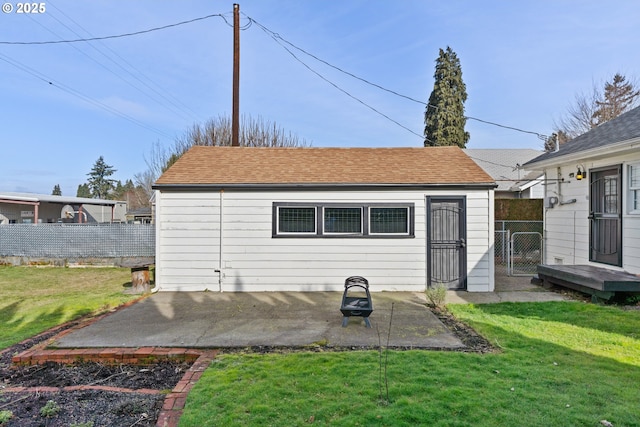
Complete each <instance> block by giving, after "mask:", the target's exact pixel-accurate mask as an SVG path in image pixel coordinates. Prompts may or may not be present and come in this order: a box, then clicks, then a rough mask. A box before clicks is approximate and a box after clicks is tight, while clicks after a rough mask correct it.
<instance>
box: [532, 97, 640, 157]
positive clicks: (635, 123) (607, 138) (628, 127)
mask: <svg viewBox="0 0 640 427" xmlns="http://www.w3.org/2000/svg"><path fill="white" fill-rule="evenodd" d="M635 138H640V107H636V108H634V109H633V110H631V111H627V112H626V113H624V114H621V115H620V116H618V117H616V118H615V119H611V120H609V121H608V122H606V123H603V124H601V125H600V126H598V127H596V128H593V129H591V130H590V131H588V132H586V133H584V134H582V135H580V136H578V137H577V138H574V139H572V140H571V141H569V142H566V143H564V144H562V145H561V146H560V149H559V150H558V151H552V152H549V153H544V154H542V155H540V156H538V157H536V158H535V159H533V160H530V161H529V162H527V163H526V164H525V166H530V165H532V164H534V163H538V162H542V161H545V160H549V159H555V158H560V157H563V156H567V155H570V154H575V153H579V152H582V151H587V150H592V149H596V148H600V147H604V146H607V145H611V144H616V143H618V142H623V141H628V140H631V139H635Z"/></svg>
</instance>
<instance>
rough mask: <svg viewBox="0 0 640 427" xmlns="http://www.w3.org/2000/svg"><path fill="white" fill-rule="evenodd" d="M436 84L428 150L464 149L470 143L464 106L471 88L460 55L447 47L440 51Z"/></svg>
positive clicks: (426, 136) (429, 115) (427, 124)
mask: <svg viewBox="0 0 640 427" xmlns="http://www.w3.org/2000/svg"><path fill="white" fill-rule="evenodd" d="M433 77H434V79H435V83H434V85H433V91H432V92H431V96H429V105H427V107H426V109H425V112H424V124H425V127H424V146H425V147H429V146H432V147H433V146H444V145H457V146H459V147H461V148H464V147H465V146H466V144H467V142H468V141H469V132H465V130H464V126H465V124H466V122H467V119H466V117H465V116H464V103H465V101H466V100H467V88H466V86H465V84H464V82H463V81H462V69H461V67H460V60H459V59H458V56H457V55H456V53H455V52H454V51H453V50H451V48H450V47H449V46H447V49H446V50H442V49H440V55H439V56H438V59H437V60H436V71H435V73H434V75H433Z"/></svg>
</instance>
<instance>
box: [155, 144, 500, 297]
mask: <svg viewBox="0 0 640 427" xmlns="http://www.w3.org/2000/svg"><path fill="white" fill-rule="evenodd" d="M494 187H495V183H494V181H493V180H492V179H491V177H490V176H488V175H487V174H486V173H485V172H484V171H483V170H482V169H481V168H480V167H479V166H478V165H476V164H475V163H474V162H473V161H472V160H471V159H469V157H468V156H466V155H465V154H464V152H462V150H460V149H459V148H457V147H433V148H256V147H254V148H249V147H194V148H192V149H191V150H189V151H188V152H187V153H186V154H185V155H183V156H182V157H181V158H180V159H179V160H178V161H177V162H176V163H175V164H174V165H173V166H172V167H171V168H170V169H169V170H167V171H166V172H165V173H164V174H163V175H162V176H161V177H160V178H159V179H158V181H157V182H156V183H155V185H154V187H153V188H154V189H155V190H156V197H155V209H156V211H155V213H156V216H155V218H156V272H155V278H156V285H157V286H158V287H159V289H160V290H164V291H203V290H210V291H336V290H342V289H344V281H345V279H346V278H347V277H349V276H354V275H357V276H364V277H365V278H367V279H368V280H369V283H370V285H371V289H372V290H373V291H382V290H398V291H400V290H401V291H423V290H424V289H425V287H426V286H429V285H435V284H437V283H443V284H445V285H446V286H448V287H449V288H456V289H467V290H469V291H493V289H494V264H493V263H494V257H493V239H494V229H493V219H494V218H493V209H494V200H493V198H494Z"/></svg>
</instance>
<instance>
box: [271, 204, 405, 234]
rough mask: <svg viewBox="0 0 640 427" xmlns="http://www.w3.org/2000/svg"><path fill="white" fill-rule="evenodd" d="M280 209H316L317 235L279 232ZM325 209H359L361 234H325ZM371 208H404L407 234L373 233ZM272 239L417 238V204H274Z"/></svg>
mask: <svg viewBox="0 0 640 427" xmlns="http://www.w3.org/2000/svg"><path fill="white" fill-rule="evenodd" d="M280 208H315V221H316V232H315V233H308V232H307V233H302V232H300V233H297V232H281V231H280V230H279V212H280V211H279V209H280ZM325 208H358V209H360V210H361V229H362V231H361V232H360V233H340V232H325V230H324V228H325V227H324V210H325ZM371 208H404V209H406V210H407V232H406V233H371V232H370V230H369V229H370V225H371V222H370V215H371ZM271 225H272V229H271V237H273V238H296V239H299V238H316V239H317V238H321V239H327V238H329V239H330V238H340V239H344V238H357V239H412V238H415V204H414V203H331V202H328V203H323V202H273V204H272V215H271Z"/></svg>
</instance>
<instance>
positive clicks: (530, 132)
mask: <svg viewBox="0 0 640 427" xmlns="http://www.w3.org/2000/svg"><path fill="white" fill-rule="evenodd" d="M245 16H246V15H245ZM247 18H248V19H249V20H250V21H253V22H254V23H255V24H256V25H257V26H258V27H260V28H261V29H262V30H263V31H264V32H265V33H267V34H269V35H270V36H271V37H272V38H273V39H274V40H276V41H281V42H282V43H285V44H287V45H289V46H291V47H292V48H294V49H296V50H298V51H300V52H302V53H304V54H305V55H307V56H310V57H311V58H313V59H315V60H316V61H318V62H321V63H323V64H325V65H327V66H328V67H331V68H333V69H334V70H336V71H339V72H341V73H343V74H346V75H348V76H350V77H352V78H354V79H356V80H359V81H361V82H363V83H366V84H368V85H370V86H373V87H375V88H377V89H380V90H383V91H385V92H388V93H391V94H392V95H396V96H398V97H400V98H404V99H407V100H409V101H412V102H415V103H418V104H421V105H424V106H425V107H427V108H436V109H437V108H438V107H437V106H435V105H432V104H429V103H428V102H425V101H420V100H418V99H415V98H412V97H410V96H407V95H403V94H401V93H398V92H396V91H394V90H391V89H388V88H385V87H384V86H381V85H379V84H376V83H373V82H371V81H369V80H367V79H365V78H362V77H359V76H357V75H355V74H353V73H351V72H349V71H346V70H344V69H342V68H340V67H338V66H336V65H333V64H331V63H329V62H327V61H325V60H324V59H321V58H319V57H318V56H316V55H314V54H312V53H310V52H308V51H306V50H305V49H302V48H301V47H299V46H296V45H295V44H293V43H291V42H290V41H288V40H286V39H284V38H283V37H282V36H281V35H280V34H278V33H276V32H274V31H272V30H270V29H268V28H267V27H265V26H264V25H262V24H260V23H259V22H258V21H256V20H255V19H253V18H251V17H249V16H247ZM282 43H280V42H278V44H280V45H281V46H282ZM282 47H283V48H285V49H286V47H284V46H282ZM287 51H289V50H288V49H287ZM464 118H465V119H467V120H475V121H477V122H480V123H485V124H488V125H492V126H497V127H501V128H504V129H509V130H513V131H517V132H522V133H527V134H531V135H536V136H537V137H538V138H540V139H541V140H543V141H546V140H547V138H548V136H547V135H544V134H541V133H539V132H534V131H529V130H524V129H520V128H517V127H513V126H507V125H502V124H499V123H495V122H491V121H488V120H483V119H479V118H477V117H472V116H464ZM392 121H393V120H392ZM402 127H404V126H402ZM405 129H406V128H405ZM410 132H411V133H414V134H415V132H413V131H410ZM420 137H421V138H422V136H420Z"/></svg>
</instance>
